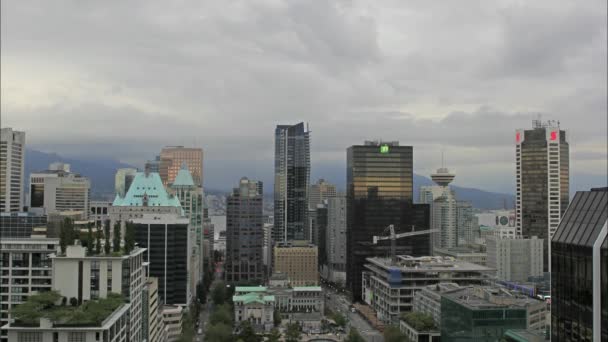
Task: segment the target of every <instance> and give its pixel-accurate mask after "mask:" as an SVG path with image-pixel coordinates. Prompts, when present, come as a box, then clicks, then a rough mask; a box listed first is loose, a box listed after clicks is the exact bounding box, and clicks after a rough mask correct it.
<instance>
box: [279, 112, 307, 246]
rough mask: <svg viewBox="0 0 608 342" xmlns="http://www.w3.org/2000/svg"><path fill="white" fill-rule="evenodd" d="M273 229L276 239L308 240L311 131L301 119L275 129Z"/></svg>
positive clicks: (283, 240) (284, 240)
mask: <svg viewBox="0 0 608 342" xmlns="http://www.w3.org/2000/svg"><path fill="white" fill-rule="evenodd" d="M274 139H275V154H274V228H273V230H272V239H273V240H274V241H275V242H277V243H278V242H287V241H292V240H309V239H310V236H308V235H309V234H308V230H307V229H306V228H307V226H308V189H309V186H310V131H309V130H308V127H306V126H305V125H304V123H303V122H300V123H299V124H297V125H293V126H292V125H279V126H277V128H276V130H275V137H274Z"/></svg>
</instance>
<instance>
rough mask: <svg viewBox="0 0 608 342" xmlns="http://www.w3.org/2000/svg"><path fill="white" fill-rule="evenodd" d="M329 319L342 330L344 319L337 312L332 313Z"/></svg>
mask: <svg viewBox="0 0 608 342" xmlns="http://www.w3.org/2000/svg"><path fill="white" fill-rule="evenodd" d="M331 318H332V319H333V320H334V321H335V322H336V324H337V325H338V326H340V327H342V328H344V327H345V326H346V317H344V315H343V314H341V313H339V312H334V313H333V314H332V315H331Z"/></svg>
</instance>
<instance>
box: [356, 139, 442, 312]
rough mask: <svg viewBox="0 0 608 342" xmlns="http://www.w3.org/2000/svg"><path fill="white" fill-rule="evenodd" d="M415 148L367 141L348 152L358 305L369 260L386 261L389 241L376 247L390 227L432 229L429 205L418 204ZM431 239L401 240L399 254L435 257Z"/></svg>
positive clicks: (396, 228) (422, 236) (425, 236)
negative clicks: (414, 198) (381, 258)
mask: <svg viewBox="0 0 608 342" xmlns="http://www.w3.org/2000/svg"><path fill="white" fill-rule="evenodd" d="M412 170H413V148H412V147H411V146H399V143H398V142H378V141H366V142H365V144H364V145H355V146H351V147H349V148H348V150H347V170H346V178H347V219H346V227H347V231H346V235H347V251H346V254H347V256H346V259H347V260H346V264H347V266H346V282H347V286H348V287H349V289H350V290H351V292H352V296H353V299H354V300H360V299H361V286H362V285H361V272H362V271H363V265H364V263H365V259H366V258H368V257H373V256H387V255H388V254H389V253H390V242H389V241H380V242H378V244H373V236H374V235H377V236H385V235H388V233H386V232H384V230H385V229H386V227H387V226H389V225H391V224H392V225H394V226H395V231H396V232H397V233H400V232H405V231H410V230H411V226H412V225H415V226H416V230H423V229H429V225H430V218H429V205H428V204H413V203H412V196H413V171H412ZM429 241H430V240H429V236H428V235H418V236H414V237H408V238H402V239H398V240H397V243H396V246H397V254H407V255H412V256H423V255H430V243H429Z"/></svg>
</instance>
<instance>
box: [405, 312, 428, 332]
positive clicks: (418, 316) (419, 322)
mask: <svg viewBox="0 0 608 342" xmlns="http://www.w3.org/2000/svg"><path fill="white" fill-rule="evenodd" d="M401 319H403V320H404V321H405V322H407V324H409V325H410V326H411V327H412V328H414V329H416V330H418V331H429V330H434V329H436V327H435V320H433V316H431V315H429V314H425V313H422V312H414V311H412V312H407V313H404V314H402V315H401Z"/></svg>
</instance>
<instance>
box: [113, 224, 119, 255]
mask: <svg viewBox="0 0 608 342" xmlns="http://www.w3.org/2000/svg"><path fill="white" fill-rule="evenodd" d="M120 240H121V236H120V222H116V223H114V236H113V237H112V252H120Z"/></svg>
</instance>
